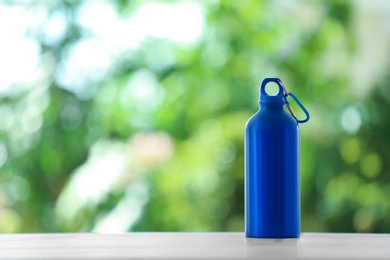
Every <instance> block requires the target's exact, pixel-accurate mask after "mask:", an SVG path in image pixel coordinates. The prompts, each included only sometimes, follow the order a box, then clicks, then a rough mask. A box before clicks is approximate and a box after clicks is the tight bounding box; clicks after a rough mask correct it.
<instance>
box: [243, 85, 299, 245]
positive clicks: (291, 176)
mask: <svg viewBox="0 0 390 260" xmlns="http://www.w3.org/2000/svg"><path fill="white" fill-rule="evenodd" d="M277 80H279V79H266V80H264V81H263V83H262V85H261V89H260V93H261V94H260V102H259V103H260V110H259V111H258V112H257V113H256V114H255V115H254V116H252V117H251V118H250V119H249V121H248V122H247V125H246V129H245V218H246V219H245V232H246V236H247V237H256V238H297V237H299V235H300V195H299V193H300V192H299V186H300V185H299V127H298V123H297V121H296V120H295V119H294V118H293V117H292V116H291V115H290V114H288V113H287V112H286V111H285V110H284V105H285V102H284V99H283V89H282V87H281V86H280V84H279V83H278V81H277ZM270 81H273V82H275V83H277V84H278V85H279V93H278V94H277V95H276V96H268V95H267V94H266V92H265V91H264V88H265V85H266V84H267V83H268V82H270Z"/></svg>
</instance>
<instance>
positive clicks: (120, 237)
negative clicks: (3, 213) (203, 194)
mask: <svg viewBox="0 0 390 260" xmlns="http://www.w3.org/2000/svg"><path fill="white" fill-rule="evenodd" d="M59 258H61V259H81V258H82V259H388V260H389V259H390V234H340V233H339V234H338V233H303V234H302V235H301V238H299V239H249V238H245V236H244V234H243V233H125V234H95V233H63V234H1V235H0V259H59Z"/></svg>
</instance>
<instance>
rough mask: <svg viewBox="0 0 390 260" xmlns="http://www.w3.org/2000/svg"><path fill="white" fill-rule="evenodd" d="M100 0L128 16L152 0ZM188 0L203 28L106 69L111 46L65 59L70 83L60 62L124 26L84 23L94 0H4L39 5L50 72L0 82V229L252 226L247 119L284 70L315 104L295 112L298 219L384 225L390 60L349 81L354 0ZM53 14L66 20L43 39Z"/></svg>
mask: <svg viewBox="0 0 390 260" xmlns="http://www.w3.org/2000/svg"><path fill="white" fill-rule="evenodd" d="M96 2H98V3H103V4H104V5H105V6H111V7H112V10H115V12H114V13H115V16H116V17H117V19H119V20H121V21H126V20H128V19H129V18H130V17H133V16H134V15H135V14H136V13H137V11H139V10H140V8H142V7H143V6H145V5H147V4H150V3H156V2H150V1H96ZM96 2H95V3H96ZM183 3H184V2H180V1H161V2H158V4H161V6H160V8H165V7H166V6H170V5H171V6H177V5H180V4H183ZM291 3H293V4H291ZM192 4H194V5H196V6H198V7H199V8H200V10H202V11H201V13H202V19H204V25H203V30H202V34H201V35H200V37H199V38H198V39H196V40H194V41H193V42H191V43H182V42H178V41H175V40H172V39H169V37H157V36H153V35H152V36H150V35H149V36H146V37H144V38H143V40H142V42H141V43H140V44H139V45H138V46H136V47H130V46H129V47H128V48H127V47H126V46H125V47H123V46H122V47H118V49H117V50H116V49H114V51H117V52H118V53H114V54H112V53H110V52H109V54H110V55H111V54H112V55H111V56H109V57H110V59H109V65H107V66H106V67H104V66H103V67H101V68H100V67H99V66H98V65H99V64H100V63H99V62H101V61H102V60H103V61H104V57H105V56H104V55H107V53H101V52H98V51H96V52H93V56H90V58H91V59H92V60H95V58H96V63H97V65H96V67H94V68H93V69H91V68H89V67H88V66H86V67H84V68H82V69H81V70H80V71H77V69H78V68H79V67H78V66H79V64H76V65H75V64H73V65H75V67H71V66H70V65H69V66H70V67H71V68H72V69H75V70H76V73H75V75H76V76H75V77H74V78H71V80H72V81H70V83H69V82H66V80H65V81H64V80H61V75H64V74H65V72H64V70H63V67H64V66H66V65H64V64H67V60H68V59H69V57H70V56H71V54H70V53H72V48H74V46H77V45H78V44H81V43H83V42H87V41H88V40H96V39H98V40H99V39H100V40H102V39H101V37H103V40H102V42H103V43H104V44H106V43H107V42H108V43H109V42H110V40H112V39H110V38H104V37H109V36H110V35H113V34H110V33H109V32H110V31H111V30H115V29H117V28H108V29H107V30H106V32H107V35H103V36H102V35H100V36H96V35H94V33H93V32H91V31H90V30H89V29H88V28H85V26H83V25H82V24H80V21H79V20H78V18H77V17H79V16H80V13H81V12H82V10H85V9H88V8H92V7H90V5H93V1H63V2H61V1H54V2H50V3H49V2H47V1H27V2H26V3H25V4H15V3H13V2H12V1H8V2H7V1H6V2H5V3H3V4H1V5H0V7H1V8H5V7H7V8H19V9H24V10H27V11H28V12H31V13H34V14H37V15H38V14H40V13H44V14H45V15H43V16H42V17H43V18H42V17H41V16H39V15H38V16H37V17H41V20H39V19H38V20H37V18H36V17H35V16H26V19H31V21H30V20H29V22H28V23H27V24H31V26H29V27H28V28H26V35H27V37H28V38H29V39H31V40H32V41H34V42H36V43H37V44H38V45H37V46H39V53H40V54H39V59H40V60H39V61H40V64H41V65H40V66H41V67H42V71H44V73H43V74H44V76H42V77H41V78H40V79H37V80H31V81H29V82H27V83H26V82H24V83H13V85H12V86H11V87H12V88H11V89H14V90H13V91H9V92H4V93H3V92H1V99H0V117H1V118H2V119H1V122H0V165H1V169H0V171H1V174H0V180H1V183H0V219H2V221H1V223H0V232H58V231H92V230H94V231H102V232H106V231H243V229H244V166H243V165H244V154H243V152H244V151H243V138H244V137H243V133H244V126H245V123H246V121H247V120H248V119H249V117H250V116H251V115H252V114H254V113H255V112H256V110H257V109H258V103H257V100H258V85H259V83H260V82H261V81H262V79H263V78H265V77H275V76H277V77H280V78H281V79H282V80H283V81H284V83H285V85H286V87H287V88H288V89H289V90H291V91H292V92H294V93H295V94H296V95H297V96H298V97H299V99H300V100H301V101H302V102H303V103H304V104H305V106H306V107H307V109H308V110H309V111H310V112H311V117H312V119H311V121H309V123H307V124H304V125H302V126H301V208H302V231H303V232H389V230H390V228H389V227H390V200H389V199H388V198H390V177H389V176H390V175H389V173H390V165H389V164H388V161H387V158H389V156H390V139H389V138H388V134H389V133H390V122H389V120H388V118H390V112H389V109H388V108H389V103H390V98H389V97H390V88H389V86H388V83H387V82H389V79H390V74H389V73H388V71H389V67H390V66H389V63H388V62H387V63H384V66H386V67H385V69H383V71H385V73H382V74H381V75H380V77H379V78H378V79H377V80H375V81H370V82H369V83H366V84H367V85H369V87H368V88H367V89H369V90H368V91H365V92H364V91H363V92H362V93H360V92H357V91H355V89H354V86H353V84H354V83H355V82H356V78H358V79H360V78H359V77H358V76H359V75H358V74H359V73H356V71H357V70H356V68H355V67H356V66H355V65H353V64H359V62H363V63H364V62H366V61H365V60H364V57H362V55H361V50H360V49H359V48H361V45H360V44H361V39H362V38H359V37H358V31H359V28H360V27H359V26H362V23H361V20H360V19H363V15H362V14H360V13H359V10H361V9H359V7H358V4H357V2H353V1H351V2H348V1H291V2H289V1H249V0H248V1H234V0H231V1H223V0H221V1H198V2H192ZM162 6H165V7H162ZM388 7H390V6H388ZM360 8H361V7H360ZM161 12H164V9H161ZM103 14H105V13H104V12H103ZM56 15H57V16H60V17H63V23H62V25H64V24H65V25H66V26H65V29H64V31H63V34H62V35H61V36H58V37H57V39H55V40H53V39H48V37H47V35H46V34H47V32H46V31H45V30H46V29H45V28H46V27H45V24H47V23H48V22H49V20H50V19H51V17H52V16H56ZM98 15H99V13H98ZM174 15H177V16H178V17H180V14H178V13H176V14H174ZM359 15H361V16H359ZM32 17H35V18H34V19H35V20H34V19H33V18H32ZM109 18H110V17H107V16H105V15H102V17H101V19H102V20H104V19H107V21H108V20H109ZM153 18H154V17H150V20H153ZM156 19H157V18H156ZM180 19H181V18H177V20H176V21H180ZM383 19H386V18H383ZM34 21H35V22H34ZM36 21H38V22H36ZM39 21H41V22H40V23H39ZM388 21H389V20H388V18H387V22H388ZM99 24H100V25H101V26H103V25H102V23H99ZM152 25H156V23H154V24H153V22H152ZM179 25H180V22H177V26H179ZM145 26H146V25H145ZM378 26H384V25H383V24H380V23H378ZM9 28H10V30H12V28H13V27H12V24H10V25H9ZM55 28H56V27H55ZM124 28H125V27H124ZM145 28H146V27H145ZM55 30H56V29H55ZM57 30H59V29H57ZM145 30H146V29H145ZM118 32H119V35H121V34H123V35H125V36H124V37H123V35H122V38H124V39H125V38H128V39H131V38H132V37H135V36H134V35H131V34H130V35H126V33H127V31H125V30H124V31H123V32H122V31H120V30H119V31H118ZM99 37H100V38H99ZM365 37H371V35H366V36H365ZM124 43H126V41H125V40H124ZM104 44H103V45H104ZM88 46H90V45H88ZM91 46H93V45H91ZM0 48H6V46H2V45H1V43H0ZM15 48H18V47H17V45H15ZM370 48H372V52H373V53H376V51H377V50H376V49H375V45H373V46H372V47H370ZM83 50H84V51H85V52H88V48H86V49H83ZM111 51H112V50H111ZM388 51H389V50H388ZM388 54H389V52H387V53H386V54H383V55H385V56H386V55H387V56H388ZM79 55H80V56H82V55H83V52H81V53H79ZM365 55H370V53H369V54H365ZM372 55H373V56H375V55H374V54H372ZM360 60H361V61H360ZM18 62H20V63H21V64H22V63H23V62H25V61H24V60H20V61H18ZM88 64H91V62H89V63H88ZM92 65H93V62H92ZM354 66H355V67H354ZM2 73H7V72H6V71H3V72H2ZM0 77H1V75H0ZM68 80H69V79H68ZM294 108H295V107H294ZM295 110H296V111H298V110H299V109H298V108H296V109H295ZM298 116H300V117H301V116H302V114H300V113H298Z"/></svg>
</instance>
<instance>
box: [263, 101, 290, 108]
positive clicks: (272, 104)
mask: <svg viewBox="0 0 390 260" xmlns="http://www.w3.org/2000/svg"><path fill="white" fill-rule="evenodd" d="M259 105H260V108H261V109H267V110H268V109H270V110H284V105H285V102H284V101H260V102H259Z"/></svg>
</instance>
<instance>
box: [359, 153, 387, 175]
mask: <svg viewBox="0 0 390 260" xmlns="http://www.w3.org/2000/svg"><path fill="white" fill-rule="evenodd" d="M360 169H361V171H362V173H363V174H364V176H366V177H368V178H374V177H376V176H378V174H379V173H380V171H381V170H382V159H381V158H380V157H379V155H378V154H377V153H369V154H366V155H364V156H363V157H362V159H361V160H360Z"/></svg>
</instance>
